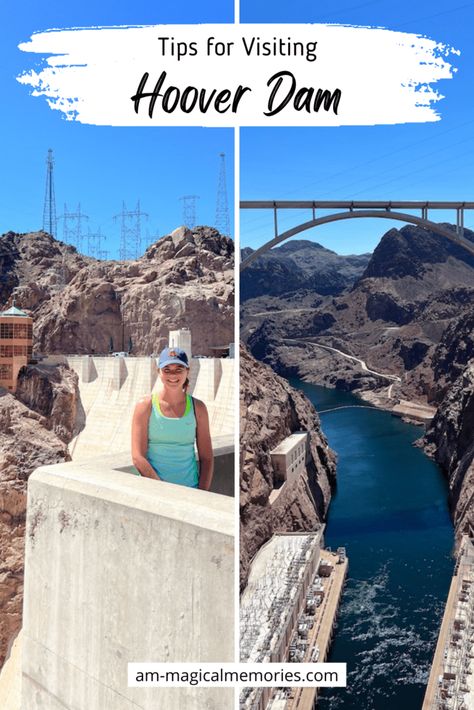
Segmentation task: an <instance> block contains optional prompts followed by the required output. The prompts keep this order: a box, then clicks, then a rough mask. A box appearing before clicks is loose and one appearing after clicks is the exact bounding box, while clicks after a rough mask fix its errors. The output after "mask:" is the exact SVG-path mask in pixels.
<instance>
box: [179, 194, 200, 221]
mask: <svg viewBox="0 0 474 710" xmlns="http://www.w3.org/2000/svg"><path fill="white" fill-rule="evenodd" d="M179 199H180V200H182V202H183V224H184V226H185V227H187V228H188V229H194V227H195V226H196V200H199V195H183V197H180V198H179Z"/></svg>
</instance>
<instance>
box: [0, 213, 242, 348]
mask: <svg viewBox="0 0 474 710" xmlns="http://www.w3.org/2000/svg"><path fill="white" fill-rule="evenodd" d="M0 268H1V271H2V280H1V283H0V303H2V302H3V303H6V302H7V300H8V299H9V298H10V297H11V296H12V294H13V293H14V294H15V297H16V301H17V304H18V305H19V306H20V307H21V308H24V309H26V310H28V311H29V312H30V313H31V315H32V316H33V319H34V342H35V348H36V351H38V352H47V353H91V352H95V353H97V354H100V353H104V354H105V353H108V352H109V350H110V348H111V346H112V349H114V350H127V349H128V346H129V343H130V339H131V342H132V348H133V353H134V354H135V355H148V354H151V353H154V352H159V350H160V349H162V348H163V347H164V346H165V345H166V344H167V342H168V332H169V330H170V329H177V328H182V327H188V328H190V329H191V332H192V337H193V350H194V352H199V353H200V354H203V355H209V354H211V351H210V348H211V347H212V346H222V345H227V344H228V343H229V342H231V341H232V340H233V339H234V338H233V293H234V273H233V242H232V240H231V239H229V238H227V237H223V236H221V235H220V234H219V233H218V232H217V231H216V230H215V229H212V228H209V227H196V228H195V229H194V230H193V231H190V230H188V229H186V228H185V227H181V228H179V229H177V230H176V231H175V232H173V233H172V234H170V235H168V236H166V237H163V238H162V239H160V240H159V241H158V242H156V243H155V244H153V245H151V246H150V247H149V248H148V249H147V251H146V252H145V254H144V255H143V256H142V257H140V258H139V259H137V260H136V261H108V262H106V261H97V260H95V259H92V258H90V257H84V256H82V255H80V254H78V253H77V252H76V250H75V249H74V248H73V247H71V246H67V245H65V244H63V243H62V242H58V241H56V240H54V239H53V238H52V237H51V236H50V235H48V234H45V233H43V232H38V233H33V234H14V233H12V232H9V233H8V234H5V235H3V236H2V237H0Z"/></svg>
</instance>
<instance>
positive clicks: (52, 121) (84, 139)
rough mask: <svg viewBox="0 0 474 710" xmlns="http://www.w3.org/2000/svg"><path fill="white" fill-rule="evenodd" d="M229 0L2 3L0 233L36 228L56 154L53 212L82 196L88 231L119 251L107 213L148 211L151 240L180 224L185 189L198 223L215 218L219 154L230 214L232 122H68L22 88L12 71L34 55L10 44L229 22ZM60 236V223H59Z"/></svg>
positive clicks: (72, 206)
mask: <svg viewBox="0 0 474 710" xmlns="http://www.w3.org/2000/svg"><path fill="white" fill-rule="evenodd" d="M233 9H234V7H233V2H232V1H227V0H224V1H222V0H203V1H201V2H200V3H195V2H191V0H182V1H181V2H180V3H172V2H171V1H169V0H167V1H166V2H159V3H158V2H150V0H134V2H130V0H114V1H112V0H105V1H104V0H101V1H100V2H98V3H96V2H91V1H90V0H86V1H83V2H82V3H76V2H74V3H73V2H64V1H62V2H60V1H59V0H49V2H47V3H40V2H37V1H36V0H26V1H24V2H17V3H11V2H9V3H7V2H3V3H2V4H1V9H0V35H1V37H0V39H1V41H0V86H1V89H2V95H3V101H2V112H1V114H0V135H1V136H2V139H1V146H2V151H1V153H2V162H3V170H2V173H3V176H2V177H3V179H2V190H1V192H0V233H4V232H6V231H8V230H13V231H16V232H28V231H34V230H37V229H40V228H41V226H42V216H43V200H44V187H45V176H46V156H47V151H48V148H52V149H53V151H54V157H55V190H56V204H57V214H58V216H59V215H61V214H62V213H63V211H64V204H65V203H66V204H67V206H68V210H69V211H76V210H77V205H78V204H79V203H80V205H81V210H82V212H83V213H85V214H86V215H88V216H89V221H88V222H86V225H87V224H88V225H89V226H90V229H91V230H92V231H93V232H96V231H97V230H98V229H99V228H100V229H101V231H102V233H103V234H105V235H106V237H107V241H106V242H105V243H104V244H103V246H102V248H104V249H106V250H108V251H109V258H117V257H118V247H119V223H118V222H115V221H114V220H113V216H114V215H116V214H118V213H120V212H121V210H122V201H125V203H126V206H127V209H129V210H133V209H135V206H136V203H137V201H138V199H140V202H141V209H142V210H143V211H144V212H146V213H148V215H149V218H148V221H146V220H144V226H143V237H144V239H145V240H147V241H148V243H150V242H151V241H153V240H154V238H155V236H156V235H157V234H158V235H160V236H162V235H163V234H167V233H168V232H169V231H171V230H173V229H175V228H176V227H177V226H179V225H180V224H182V222H183V217H182V202H181V201H180V200H179V198H180V197H181V196H183V195H198V196H199V197H200V199H199V200H198V202H197V223H198V224H209V225H213V224H214V222H215V211H216V195H217V182H218V172H219V165H220V159H219V153H220V152H224V153H225V154H226V163H227V191H228V199H229V208H230V210H231V223H232V219H233V209H232V208H233V170H234V168H233V141H234V138H233V131H232V129H198V128H196V129H184V128H176V129H164V128H156V127H155V128H151V127H150V128H136V129H133V128H109V127H95V126H85V125H81V124H78V123H75V122H68V121H65V120H64V119H63V118H61V116H60V115H59V112H57V111H51V110H50V109H49V108H48V106H47V104H46V102H45V101H44V100H43V99H40V98H33V97H31V96H29V88H28V87H25V86H22V85H20V84H19V83H18V82H17V81H16V80H15V77H16V76H17V75H18V74H19V73H20V72H21V71H23V70H25V69H27V68H29V67H30V66H33V65H34V64H35V63H37V62H38V61H39V60H38V58H37V57H34V56H29V55H28V54H26V53H24V52H21V51H19V50H18V49H17V45H18V44H19V43H20V42H22V41H25V40H27V39H28V38H29V37H30V35H31V34H32V33H33V32H35V31H38V30H44V29H49V28H52V27H78V26H82V27H84V26H94V25H95V26H97V25H122V24H153V23H204V22H219V23H220V22H232V21H233ZM58 237H59V238H62V221H61V220H60V221H59V222H58Z"/></svg>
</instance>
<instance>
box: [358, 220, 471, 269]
mask: <svg viewBox="0 0 474 710" xmlns="http://www.w3.org/2000/svg"><path fill="white" fill-rule="evenodd" d="M443 227H445V228H446V229H450V230H452V231H453V233H455V231H456V228H455V227H453V225H450V224H444V225H443ZM464 236H465V237H466V239H468V240H469V241H474V232H472V231H471V230H469V229H466V230H465V234H464ZM450 256H452V257H454V258H456V259H459V260H461V261H465V262H466V263H467V264H469V265H470V266H471V267H474V256H473V255H472V254H469V252H467V251H466V250H465V249H462V247H459V246H457V245H456V244H454V243H453V242H450V241H449V240H448V239H445V238H444V237H442V236H440V235H438V234H435V233H434V232H429V231H427V230H426V229H421V228H420V227H414V226H412V225H407V226H406V227H403V229H401V230H400V231H399V230H398V229H391V230H390V231H389V232H387V233H386V234H385V235H384V236H383V237H382V239H381V241H380V244H379V245H378V246H377V247H376V249H375V250H374V253H373V255H372V258H371V260H370V262H369V264H368V266H367V268H366V270H365V272H364V274H363V275H362V280H363V279H367V278H387V277H389V278H396V279H399V278H403V277H404V276H413V277H415V278H417V279H419V278H422V277H423V275H424V273H425V272H426V270H427V266H428V265H429V264H442V263H444V262H445V261H446V260H447V259H448V257H450Z"/></svg>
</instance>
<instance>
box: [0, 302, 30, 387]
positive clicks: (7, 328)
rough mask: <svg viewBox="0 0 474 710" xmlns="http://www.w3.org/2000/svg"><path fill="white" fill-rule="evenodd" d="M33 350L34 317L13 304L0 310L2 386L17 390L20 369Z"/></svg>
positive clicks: (0, 376)
mask: <svg viewBox="0 0 474 710" xmlns="http://www.w3.org/2000/svg"><path fill="white" fill-rule="evenodd" d="M32 350H33V319H32V318H30V316H28V315H27V314H26V313H25V312H24V311H22V310H20V309H19V308H17V307H16V306H15V304H13V306H11V308H9V309H8V310H6V311H2V312H0V387H5V389H7V390H8V391H9V392H15V391H16V383H17V379H18V373H19V371H20V369H21V368H22V367H23V366H24V365H27V364H28V361H29V360H30V359H31V354H32Z"/></svg>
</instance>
